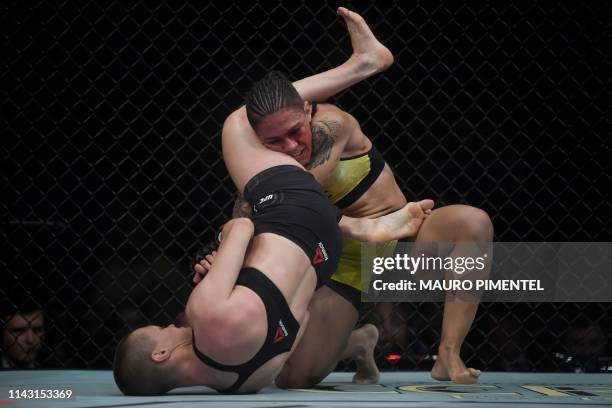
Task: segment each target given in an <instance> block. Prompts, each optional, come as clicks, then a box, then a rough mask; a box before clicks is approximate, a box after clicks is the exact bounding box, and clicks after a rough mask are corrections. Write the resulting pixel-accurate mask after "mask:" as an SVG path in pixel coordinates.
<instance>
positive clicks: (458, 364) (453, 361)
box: [431, 351, 480, 384]
mask: <svg viewBox="0 0 612 408" xmlns="http://www.w3.org/2000/svg"><path fill="white" fill-rule="evenodd" d="M479 377H480V370H476V369H474V368H468V367H466V366H465V364H464V363H463V360H461V357H459V354H458V353H451V352H441V351H439V352H438V359H437V360H436V363H435V364H434V366H433V368H432V369H431V378H433V379H434V380H438V381H453V382H454V383H456V384H475V383H476V382H478V378H479Z"/></svg>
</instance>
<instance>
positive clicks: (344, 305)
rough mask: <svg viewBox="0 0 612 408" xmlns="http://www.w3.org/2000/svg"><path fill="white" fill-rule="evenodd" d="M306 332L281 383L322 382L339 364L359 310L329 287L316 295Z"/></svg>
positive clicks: (302, 385)
mask: <svg viewBox="0 0 612 408" xmlns="http://www.w3.org/2000/svg"><path fill="white" fill-rule="evenodd" d="M309 311H310V321H309V323H308V326H307V327H306V331H305V332H304V335H303V337H302V339H301V341H300V343H299V344H298V345H297V347H296V349H295V351H294V352H293V354H291V357H290V358H289V360H288V361H287V363H286V366H285V369H284V370H283V376H284V378H282V379H279V380H280V381H278V382H279V385H281V384H283V385H285V386H288V387H308V386H312V385H314V384H316V383H318V382H320V381H321V380H322V379H323V378H325V377H326V376H327V375H328V374H329V373H330V372H331V371H332V370H333V369H334V367H335V366H336V364H337V362H338V360H339V359H340V356H341V355H342V353H343V352H344V349H345V348H346V345H347V342H348V338H349V336H350V335H351V332H352V330H353V328H354V326H355V324H356V323H357V320H358V319H359V313H358V312H357V310H356V309H355V308H354V307H353V305H351V304H350V303H349V302H348V301H347V300H346V299H344V298H343V297H342V296H340V295H338V294H337V293H336V292H334V291H333V290H331V289H329V288H328V287H326V286H323V287H321V288H320V289H319V290H318V291H317V292H316V293H315V295H314V297H313V299H312V301H311V303H310V306H309Z"/></svg>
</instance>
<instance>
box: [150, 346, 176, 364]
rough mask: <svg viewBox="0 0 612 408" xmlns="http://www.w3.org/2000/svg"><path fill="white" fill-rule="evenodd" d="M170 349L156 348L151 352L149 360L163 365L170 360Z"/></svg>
mask: <svg viewBox="0 0 612 408" xmlns="http://www.w3.org/2000/svg"><path fill="white" fill-rule="evenodd" d="M170 354H171V353H170V349H169V348H168V347H160V348H156V349H155V350H153V351H152V352H151V360H153V361H155V362H156V363H163V362H164V361H166V360H167V359H169V358H170Z"/></svg>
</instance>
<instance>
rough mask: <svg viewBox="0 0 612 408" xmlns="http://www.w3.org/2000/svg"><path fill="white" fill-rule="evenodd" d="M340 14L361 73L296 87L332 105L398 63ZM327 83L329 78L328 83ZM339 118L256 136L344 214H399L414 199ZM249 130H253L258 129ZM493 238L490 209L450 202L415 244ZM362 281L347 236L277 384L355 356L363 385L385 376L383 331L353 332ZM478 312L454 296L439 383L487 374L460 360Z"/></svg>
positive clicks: (322, 372)
mask: <svg viewBox="0 0 612 408" xmlns="http://www.w3.org/2000/svg"><path fill="white" fill-rule="evenodd" d="M339 14H340V15H342V16H343V18H344V19H345V21H346V23H347V26H348V29H349V34H350V36H351V43H352V45H353V51H354V54H353V56H352V58H351V59H350V60H349V62H348V63H347V64H349V63H352V68H353V69H352V70H348V72H357V73H358V74H357V75H352V76H350V75H344V76H343V75H330V74H329V73H330V72H333V70H332V71H330V72H326V73H323V74H319V75H317V76H315V77H311V78H317V79H319V80H318V81H316V82H308V81H309V80H310V79H311V78H307V79H306V80H302V81H298V82H297V83H295V86H296V88H297V89H298V91H299V92H300V94H301V95H302V96H304V97H305V98H309V99H311V100H322V99H325V98H327V97H329V96H331V95H332V94H334V93H335V92H338V91H340V90H341V89H344V88H346V87H348V86H350V85H351V84H352V83H354V82H356V80H359V79H363V78H365V77H367V76H370V75H371V74H373V73H376V72H380V71H381V70H384V69H385V68H386V67H388V66H389V65H390V64H391V63H392V62H393V57H392V55H391V53H390V52H389V51H388V50H387V49H386V48H385V47H384V46H383V45H382V44H380V42H378V41H377V40H376V38H375V37H374V35H373V33H372V32H371V30H370V29H369V27H368V26H367V24H366V23H365V21H363V19H362V18H361V16H359V15H357V14H356V13H352V12H350V11H348V10H346V9H340V10H339ZM359 61H361V62H362V63H363V62H368V61H369V62H370V66H371V69H370V70H368V69H365V66H367V65H363V64H362V65H359V64H358V62H359ZM345 65H346V64H345ZM340 68H342V67H340ZM345 68H346V67H345ZM322 77H324V79H325V80H321V78H322ZM334 109H335V110H334ZM336 113H337V108H334V107H330V105H319V109H316V110H315V111H313V109H310V110H309V115H310V116H311V123H310V126H311V127H312V129H313V132H312V134H314V136H315V139H314V140H312V138H310V139H309V138H308V137H306V138H304V137H302V135H301V134H292V133H290V132H289V131H285V130H291V129H292V125H293V124H292V123H291V117H287V115H285V117H281V116H282V115H276V118H274V119H275V122H274V123H273V125H274V126H272V131H270V121H268V122H269V123H267V124H264V126H263V128H262V127H260V128H259V129H257V136H258V137H259V138H260V140H261V141H262V143H263V144H264V146H266V147H267V148H269V149H271V150H275V151H279V152H282V153H286V154H288V155H290V156H292V157H295V158H296V159H297V160H298V161H299V162H300V163H301V164H303V165H305V166H306V167H307V168H308V169H309V171H311V172H312V173H313V174H314V175H315V177H316V178H317V179H318V180H319V181H321V182H322V183H323V184H324V187H325V190H326V192H327V194H328V196H330V198H331V199H332V201H333V202H334V203H335V204H336V205H338V206H340V207H341V208H343V213H344V214H346V215H350V216H354V217H373V218H375V217H379V216H381V215H383V214H386V213H389V212H390V211H393V210H397V209H398V208H401V207H402V206H403V205H405V204H406V198H405V197H404V195H403V193H402V192H401V190H400V189H399V187H398V185H397V183H396V181H395V178H394V176H393V173H392V171H391V169H390V168H389V166H388V165H386V163H385V161H384V159H383V158H382V156H381V155H380V153H379V152H378V151H377V150H376V149H375V148H374V147H373V145H372V143H371V142H370V141H369V140H368V138H367V137H365V135H363V134H362V133H361V132H360V131H355V132H353V134H352V136H351V137H350V138H349V140H348V141H346V140H345V141H342V143H343V144H341V141H340V138H339V137H338V134H337V132H335V133H334V132H332V130H333V129H332V128H333V126H330V125H329V124H330V123H335V122H337V120H330V118H333V117H334V116H337V115H336ZM340 115H342V114H340ZM265 125H267V126H265ZM244 131H245V132H247V131H248V132H251V133H252V132H253V130H252V129H245V130H244ZM332 133H334V134H332ZM270 134H272V137H270ZM309 135H310V133H308V134H307V136H309ZM310 152H312V155H311V154H310ZM492 237H493V228H492V224H491V221H490V219H489V217H488V215H487V214H486V213H485V212H484V211H482V210H479V209H477V208H474V207H470V206H466V205H452V206H447V207H443V208H439V209H437V210H434V211H433V212H432V215H431V216H430V217H428V218H427V220H426V221H425V222H424V223H423V224H422V226H421V228H420V229H419V231H418V232H417V234H416V237H415V241H416V242H446V243H451V245H448V246H447V247H446V248H445V253H443V254H437V255H438V256H444V257H445V256H451V257H453V256H468V255H470V253H469V252H470V251H471V248H472V247H473V246H472V245H471V244H470V243H471V242H474V241H476V242H488V241H490V240H491V239H492ZM390 245H391V246H392V245H394V243H390ZM211 260H212V257H210V256H209V257H208V261H207V260H206V259H203V260H202V262H201V264H200V265H196V267H195V272H196V276H195V278H194V281H195V282H196V283H197V282H198V281H199V279H200V276H201V275H203V274H205V273H206V270H207V269H208V268H210V261H211ZM360 280H361V276H360V243H359V242H357V241H354V240H353V241H351V240H346V241H345V244H344V246H343V251H342V255H341V259H340V265H339V268H338V271H337V272H336V273H335V274H334V275H333V276H332V279H331V280H330V282H328V284H327V285H326V286H324V287H322V288H320V289H319V290H318V291H317V292H316V294H315V296H314V298H313V301H312V303H311V305H310V323H309V328H308V329H307V330H306V332H305V334H304V337H303V339H302V341H301V342H300V344H299V345H298V347H297V349H296V351H295V352H294V353H293V354H292V356H291V358H290V360H289V361H288V363H287V364H286V366H285V368H284V369H283V372H282V374H281V376H280V377H279V378H278V380H277V383H278V384H279V385H281V386H288V387H293V388H295V387H309V386H312V385H314V384H316V383H318V382H319V381H321V380H322V379H323V378H324V377H325V376H327V374H329V372H330V371H331V370H333V368H334V367H335V365H336V364H337V362H338V360H339V359H341V358H347V357H351V358H354V359H355V361H356V362H357V367H358V370H357V374H356V375H355V377H354V381H355V382H357V383H372V382H376V381H377V380H378V370H377V368H376V364H375V362H374V359H373V356H372V352H373V349H374V346H375V344H376V340H377V331H376V329H375V328H374V327H373V326H372V325H366V326H364V327H362V328H360V329H358V330H353V327H354V325H355V324H356V322H357V320H358V317H359V308H360V304H359V299H360V291H359V289H360ZM477 308H478V302H477V301H474V300H470V301H465V300H464V299H459V298H452V297H449V298H448V299H447V302H446V304H445V307H444V315H443V322H442V337H441V340H440V346H439V349H438V359H437V360H436V364H435V365H434V367H433V370H432V373H431V375H432V377H433V378H435V379H438V380H452V381H454V382H457V383H473V382H476V381H477V380H478V377H479V374H480V372H479V371H478V370H475V369H472V368H467V367H466V366H465V364H464V363H463V361H462V360H461V358H460V355H459V352H460V349H461V345H462V343H463V340H464V338H465V336H466V334H467V332H468V330H469V328H470V326H471V324H472V322H473V320H474V316H475V313H476V310H477Z"/></svg>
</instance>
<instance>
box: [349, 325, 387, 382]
mask: <svg viewBox="0 0 612 408" xmlns="http://www.w3.org/2000/svg"><path fill="white" fill-rule="evenodd" d="M376 343H378V329H377V328H376V326H374V325H373V324H369V323H368V324H365V325H363V326H361V327H360V328H359V329H357V330H353V332H352V333H351V336H350V337H349V340H348V344H347V346H346V349H345V350H344V353H343V354H342V357H341V359H345V358H350V359H353V360H354V361H355V364H357V372H356V373H355V375H354V376H353V382H354V383H355V384H377V383H378V380H379V379H380V371H378V367H377V366H376V361H375V360H374V348H375V347H376Z"/></svg>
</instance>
